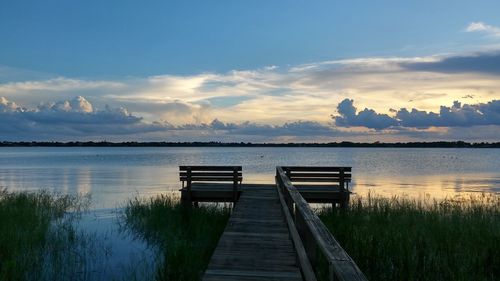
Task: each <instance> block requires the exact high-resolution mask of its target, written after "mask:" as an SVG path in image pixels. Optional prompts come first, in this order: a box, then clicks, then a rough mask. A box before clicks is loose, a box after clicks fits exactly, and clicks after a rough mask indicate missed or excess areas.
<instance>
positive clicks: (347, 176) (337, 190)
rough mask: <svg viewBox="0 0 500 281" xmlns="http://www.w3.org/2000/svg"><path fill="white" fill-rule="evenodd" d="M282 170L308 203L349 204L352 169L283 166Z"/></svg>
mask: <svg viewBox="0 0 500 281" xmlns="http://www.w3.org/2000/svg"><path fill="white" fill-rule="evenodd" d="M281 169H282V170H283V171H284V173H285V174H286V176H287V177H288V179H289V180H290V181H291V182H292V183H293V185H294V186H295V187H296V188H297V190H298V191H299V192H300V194H301V195H302V196H303V197H304V199H305V200H306V201H307V202H311V203H332V204H336V203H340V205H341V206H346V205H347V203H348V202H349V196H350V193H351V192H350V191H349V182H351V177H352V174H351V167H317V166H315V167H314V166H311V167H308V166H283V167H281Z"/></svg>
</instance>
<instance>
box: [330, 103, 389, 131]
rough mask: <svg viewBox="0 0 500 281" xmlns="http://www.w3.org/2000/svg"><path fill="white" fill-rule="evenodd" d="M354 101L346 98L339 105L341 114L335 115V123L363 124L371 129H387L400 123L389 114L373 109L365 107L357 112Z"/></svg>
mask: <svg viewBox="0 0 500 281" xmlns="http://www.w3.org/2000/svg"><path fill="white" fill-rule="evenodd" d="M353 103H354V101H353V100H350V99H345V100H343V101H342V102H341V103H339V105H338V106H337V111H338V113H339V114H340V116H335V117H334V120H335V124H336V125H337V126H340V127H352V126H362V127H366V128H370V129H377V130H380V129H385V128H389V127H392V126H396V125H398V122H397V120H395V119H394V118H392V117H390V116H389V115H387V114H379V113H376V112H375V111H374V110H373V109H368V108H365V109H363V110H362V111H360V112H358V113H356V107H354V105H353Z"/></svg>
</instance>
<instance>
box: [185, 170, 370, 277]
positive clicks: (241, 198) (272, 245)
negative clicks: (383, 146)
mask: <svg viewBox="0 0 500 281" xmlns="http://www.w3.org/2000/svg"><path fill="white" fill-rule="evenodd" d="M179 170H180V180H181V181H182V182H183V188H182V189H181V190H180V191H181V200H182V202H183V203H184V204H185V205H186V206H192V205H194V206H197V205H198V202H233V203H234V208H233V210H232V214H231V217H230V218H229V221H228V223H227V226H226V228H225V230H224V233H223V234H222V236H221V238H220V239H219V242H218V244H217V247H216V249H215V251H214V253H213V255H212V257H211V259H210V262H209V264H208V268H207V270H206V271H205V274H204V276H203V279H202V280H205V281H210V280H235V281H236V280H243V281H251V280H252V281H258V280H292V281H294V280H305V281H316V280H317V276H316V275H317V273H318V268H319V267H322V271H323V272H325V270H326V272H327V275H328V276H326V277H325V278H326V280H331V281H333V280H350V281H366V280H367V279H366V277H365V276H364V274H363V273H362V272H361V270H360V269H359V268H358V266H357V265H356V263H355V262H354V261H353V260H352V259H351V257H349V255H348V254H347V253H346V252H345V251H344V249H342V247H341V246H340V244H339V243H338V242H337V240H335V238H334V237H333V235H332V234H331V233H330V231H329V230H328V229H327V228H326V226H325V225H324V224H323V223H322V222H321V220H320V219H319V218H318V216H317V215H316V214H315V213H314V212H313V211H312V209H311V208H310V206H309V203H328V204H331V205H332V207H336V205H338V206H339V207H341V208H345V207H347V204H348V203H349V194H350V192H349V189H348V188H347V187H346V183H348V182H350V180H351V168H350V167H298V166H295V167H291V166H286V167H276V184H242V183H241V182H242V179H243V175H242V167H241V166H180V167H179ZM292 181H294V182H295V184H296V185H294V184H293V183H292ZM184 183H186V184H185V185H184ZM304 183H306V185H304ZM311 183H312V184H311ZM325 183H326V184H325ZM318 257H321V259H318ZM320 260H322V261H323V262H322V264H323V265H321V266H320V264H319V261H320ZM325 266H326V268H325Z"/></svg>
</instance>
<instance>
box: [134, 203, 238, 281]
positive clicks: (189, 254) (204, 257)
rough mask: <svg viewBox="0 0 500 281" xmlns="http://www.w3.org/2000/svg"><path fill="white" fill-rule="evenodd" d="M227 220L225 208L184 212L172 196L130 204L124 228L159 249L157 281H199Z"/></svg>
mask: <svg viewBox="0 0 500 281" xmlns="http://www.w3.org/2000/svg"><path fill="white" fill-rule="evenodd" d="M228 218H229V209H228V208H226V207H221V206H215V205H206V206H201V207H199V208H185V207H183V206H182V205H181V204H180V202H179V200H178V198H177V197H175V196H174V195H173V194H172V195H159V196H156V197H153V198H150V199H139V198H135V199H133V200H131V201H129V202H128V204H127V206H126V208H125V225H124V226H125V227H126V228H128V229H129V230H130V231H132V232H133V233H135V235H137V236H139V237H140V238H142V239H144V240H146V241H148V242H149V243H150V244H151V245H155V246H157V247H159V248H160V251H161V253H162V264H161V265H160V266H159V267H158V269H157V271H156V280H200V279H201V276H202V274H203V272H204V270H205V269H206V267H207V265H208V262H209V259H210V256H211V255H212V252H213V251H214V249H215V247H216V246H217V241H218V240H219V237H220V235H221V234H222V232H223V231H224V227H225V225H226V223H227V220H228Z"/></svg>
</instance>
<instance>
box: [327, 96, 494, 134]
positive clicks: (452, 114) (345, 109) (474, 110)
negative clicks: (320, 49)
mask: <svg viewBox="0 0 500 281" xmlns="http://www.w3.org/2000/svg"><path fill="white" fill-rule="evenodd" d="M353 102H354V101H353V100H350V99H345V100H343V101H342V102H341V103H339V105H338V107H337V110H338V113H339V114H340V115H339V116H334V117H333V119H334V121H335V124H336V125H337V126H340V127H355V126H361V127H366V128H371V129H377V130H381V129H388V128H393V129H394V128H397V127H404V128H429V127H472V126H488V125H495V126H500V100H492V101H490V102H487V103H479V104H464V105H462V104H461V103H460V102H458V101H455V102H454V103H453V105H452V106H451V107H447V106H441V108H440V111H439V113H435V112H426V111H422V110H418V109H415V108H413V109H412V110H411V111H409V110H407V109H406V108H401V109H400V110H396V111H393V112H394V113H395V116H393V117H391V116H389V115H387V114H379V113H376V112H375V111H374V110H372V109H367V108H365V109H364V110H362V111H360V112H357V109H356V107H354V105H353Z"/></svg>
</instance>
